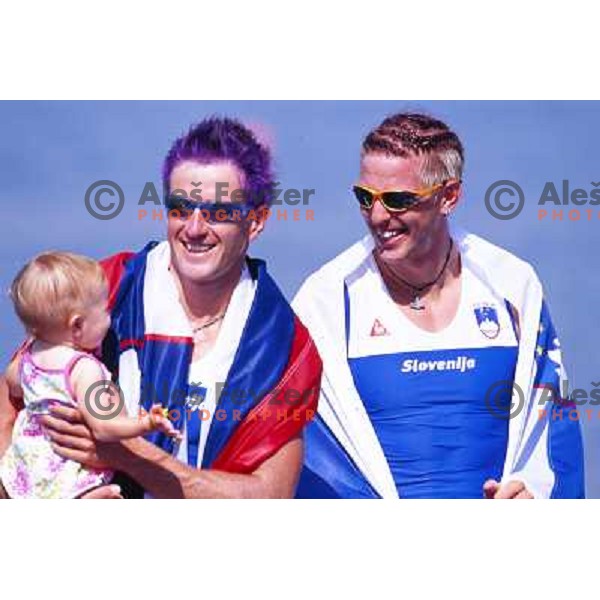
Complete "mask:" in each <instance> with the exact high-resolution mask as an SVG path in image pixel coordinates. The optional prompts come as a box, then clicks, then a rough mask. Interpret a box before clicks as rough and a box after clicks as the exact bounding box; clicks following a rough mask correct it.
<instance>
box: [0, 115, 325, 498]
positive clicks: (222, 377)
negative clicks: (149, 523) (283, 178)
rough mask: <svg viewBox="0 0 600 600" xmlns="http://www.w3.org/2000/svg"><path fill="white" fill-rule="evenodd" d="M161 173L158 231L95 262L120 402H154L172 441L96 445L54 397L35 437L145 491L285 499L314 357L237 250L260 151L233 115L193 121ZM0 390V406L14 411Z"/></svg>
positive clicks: (295, 468)
mask: <svg viewBox="0 0 600 600" xmlns="http://www.w3.org/2000/svg"><path fill="white" fill-rule="evenodd" d="M163 179H164V186H165V190H166V195H165V205H166V208H167V209H168V211H169V214H168V219H167V241H165V242H161V243H159V242H150V243H149V244H147V245H146V247H145V248H144V249H142V250H141V251H140V252H138V253H132V252H121V253H119V254H117V255H115V256H113V257H111V258H109V259H106V260H104V261H102V264H103V267H104V269H105V273H106V276H107V279H108V281H109V287H110V299H109V304H110V309H111V317H112V326H111V331H110V333H109V336H107V338H106V340H105V343H104V345H103V356H102V357H103V360H104V362H105V363H106V364H107V365H109V366H110V367H111V370H112V372H113V376H114V377H115V378H116V379H117V380H118V383H119V386H120V389H121V390H122V393H123V401H124V402H125V404H126V406H127V409H128V412H129V413H130V414H135V413H136V412H137V411H139V410H140V408H144V409H149V408H150V407H151V406H152V405H153V404H154V403H156V402H160V403H161V404H162V405H163V406H164V407H165V411H167V413H168V415H169V418H170V419H171V420H172V421H173V424H174V425H175V426H176V427H177V428H179V429H180V430H181V432H182V434H183V441H182V442H181V443H179V444H178V443H177V442H174V440H173V438H168V437H167V436H164V435H162V434H159V433H152V434H150V435H148V436H147V439H142V438H137V439H134V440H130V441H128V442H123V443H119V444H107V443H99V442H96V441H94V440H93V439H92V437H91V435H90V433H89V431H88V430H87V429H86V427H85V426H84V424H83V422H82V420H81V417H80V415H79V413H78V411H77V410H73V409H69V408H66V407H62V408H57V409H56V411H55V412H54V413H53V414H52V416H48V417H45V425H46V427H47V430H48V434H49V435H50V438H51V439H52V440H53V441H54V443H55V444H56V448H57V452H58V453H59V454H61V455H62V456H64V457H65V458H70V459H72V460H75V461H78V462H81V463H83V464H85V465H87V466H91V467H98V466H108V465H110V467H111V468H113V469H116V470H118V471H120V472H121V473H123V474H125V475H126V477H127V478H129V479H130V480H133V481H135V482H136V483H137V484H138V485H139V486H140V488H141V489H143V491H145V493H146V494H147V495H150V496H153V497H161V498H178V497H184V498H217V497H291V496H292V495H293V493H294V490H295V486H296V483H297V479H298V475H299V473H300V469H301V464H302V457H303V440H302V429H303V427H304V425H305V424H306V423H307V422H308V421H309V420H310V418H311V417H312V415H313V414H314V413H315V411H316V400H317V396H318V393H317V390H318V388H319V382H320V376H321V362H320V359H319V356H318V353H317V352H316V349H315V346H314V344H313V342H312V340H311V338H310V336H309V335H308V333H307V331H306V329H305V328H304V327H303V326H302V324H301V323H300V321H299V320H298V319H297V318H296V317H295V315H294V313H293V311H292V310H291V308H290V306H289V304H288V303H287V301H286V300H285V299H284V297H283V295H282V294H281V292H280V291H279V289H278V288H277V286H276V284H275V283H274V281H273V280H272V279H271V278H270V276H269V275H268V273H267V270H266V266H265V263H264V262H263V261H261V260H256V259H251V258H248V257H247V250H248V246H249V244H250V243H251V242H252V241H254V240H255V239H256V238H257V237H258V236H259V235H260V234H261V232H262V231H263V229H264V226H265V221H266V219H267V218H268V213H267V211H266V210H263V209H266V208H268V204H269V195H270V192H271V190H272V189H273V187H274V185H273V173H272V171H271V157H270V155H269V152H268V150H267V149H266V148H264V147H263V146H262V145H261V144H260V143H259V142H258V141H257V140H256V139H255V137H254V135H253V134H252V133H251V131H249V130H248V129H247V128H246V127H244V126H243V125H242V124H241V123H239V122H238V121H236V120H233V119H228V118H210V119H206V120H204V121H202V122H201V123H199V124H197V125H196V126H194V127H192V128H191V129H190V131H189V132H188V133H187V134H186V135H184V136H182V137H181V138H179V139H178V140H176V141H175V143H174V144H173V145H172V147H171V149H170V151H169V153H168V154H167V157H166V159H165V162H164V167H163ZM0 390H1V392H2V393H0V413H2V414H3V415H7V414H11V412H10V411H11V410H12V414H13V416H15V417H16V410H17V409H18V402H15V400H14V399H12V402H11V399H10V398H9V397H8V393H7V391H6V386H5V385H4V384H2V386H1V388H0ZM290 391H292V392H294V394H295V395H294V398H295V399H296V400H295V401H294V402H293V403H290V402H287V401H286V399H288V398H289V397H290V394H289V392H290ZM298 396H300V401H297V398H298ZM5 420H6V419H5ZM0 435H1V432H0ZM136 493H137V492H135V491H134V492H132V495H136Z"/></svg>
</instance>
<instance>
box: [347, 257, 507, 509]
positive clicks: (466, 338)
mask: <svg viewBox="0 0 600 600" xmlns="http://www.w3.org/2000/svg"><path fill="white" fill-rule="evenodd" d="M461 286H462V287H461V297H460V303H459V308H458V311H457V314H456V316H455V317H454V319H453V321H452V322H451V323H450V325H448V326H447V327H446V328H445V329H444V330H442V331H440V332H438V333H430V332H427V331H425V330H423V329H421V328H419V327H418V326H417V325H415V324H413V323H412V322H411V321H410V320H409V319H408V318H407V317H406V316H405V315H404V314H403V313H402V312H401V311H400V310H399V308H398V307H397V306H396V305H395V304H394V302H393V301H392V299H391V298H390V296H389V294H388V292H387V289H386V288H385V285H384V283H383V281H382V279H381V276H380V274H379V271H378V269H377V266H376V264H375V262H374V260H373V259H372V258H371V259H370V260H368V261H367V262H366V263H365V264H364V266H363V267H362V268H360V269H359V270H358V271H357V272H355V274H354V276H353V277H352V278H351V279H350V280H347V282H346V325H347V350H348V363H349V365H350V369H351V371H352V375H353V377H354V382H355V386H356V389H357V390H358V392H359V395H360V396H361V398H362V401H363V402H364V405H365V408H366V410H367V413H368V414H369V417H370V419H371V421H372V423H373V426H374V429H375V432H376V434H377V436H378V438H379V441H380V443H381V446H382V449H383V452H384V454H385V457H386V459H387V461H388V463H389V466H390V469H391V471H392V474H393V476H394V481H395V483H396V487H397V489H398V493H399V495H400V497H402V498H481V497H482V495H483V491H482V487H483V483H484V482H485V481H486V480H487V479H489V478H494V479H500V478H501V476H502V469H503V466H504V459H505V454H506V447H507V441H508V421H507V420H505V419H502V418H499V416H498V415H499V412H501V411H498V410H497V405H498V404H501V405H509V404H510V402H511V398H510V389H511V388H512V382H513V379H514V373H515V366H516V359H517V346H518V341H517V337H516V336H517V334H516V329H515V326H514V323H513V322H512V317H511V313H510V312H509V310H508V307H507V304H506V302H505V300H504V299H503V298H498V297H497V296H495V295H493V293H492V292H491V291H490V290H489V289H488V288H487V287H486V286H484V285H483V284H482V283H481V282H480V281H479V280H478V279H477V278H476V277H475V276H474V275H473V274H472V273H471V272H470V271H469V270H468V269H467V268H465V267H463V271H462V274H461ZM488 390H489V391H490V392H492V393H493V394H492V395H490V396H489V398H487V399H486V393H487V392H488ZM494 392H495V393H494ZM486 402H487V403H490V402H492V403H493V404H494V406H496V410H494V406H492V408H491V409H489V408H488V406H487V405H486Z"/></svg>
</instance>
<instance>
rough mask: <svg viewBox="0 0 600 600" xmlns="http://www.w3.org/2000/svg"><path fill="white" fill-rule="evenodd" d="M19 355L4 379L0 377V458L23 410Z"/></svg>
mask: <svg viewBox="0 0 600 600" xmlns="http://www.w3.org/2000/svg"><path fill="white" fill-rule="evenodd" d="M20 363H21V353H20V352H18V353H17V354H16V355H15V357H14V358H13V359H12V361H11V362H10V364H9V365H8V368H7V369H6V372H5V373H4V377H0V457H1V456H2V455H3V454H4V452H6V449H7V448H8V447H9V446H10V442H11V440H12V431H13V425H14V423H15V420H16V418H17V415H18V414H19V411H20V410H21V409H22V408H23V389H22V388H21V383H20V381H19V365H20Z"/></svg>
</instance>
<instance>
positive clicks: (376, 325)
mask: <svg viewBox="0 0 600 600" xmlns="http://www.w3.org/2000/svg"><path fill="white" fill-rule="evenodd" d="M384 335H390V332H389V331H388V330H387V329H386V327H385V325H384V324H383V323H382V322H381V321H380V320H379V319H375V321H373V326H372V327H371V337H381V336H384Z"/></svg>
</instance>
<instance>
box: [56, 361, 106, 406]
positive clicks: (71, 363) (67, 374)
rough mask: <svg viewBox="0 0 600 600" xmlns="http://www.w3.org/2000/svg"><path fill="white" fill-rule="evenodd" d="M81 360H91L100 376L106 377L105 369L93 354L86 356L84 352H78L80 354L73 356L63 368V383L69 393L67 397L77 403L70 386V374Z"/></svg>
mask: <svg viewBox="0 0 600 600" xmlns="http://www.w3.org/2000/svg"><path fill="white" fill-rule="evenodd" d="M82 358H89V359H91V360H93V361H94V362H95V363H96V364H97V365H98V366H99V367H100V370H101V371H102V376H103V377H106V369H105V367H104V365H103V364H102V363H101V362H100V361H99V360H98V359H97V358H96V357H95V356H94V355H93V354H87V353H85V352H80V353H78V354H76V355H75V356H73V357H72V358H71V360H69V362H68V363H67V366H66V367H65V383H66V386H67V391H68V392H69V395H70V396H71V398H72V399H73V401H74V402H77V398H76V397H75V392H74V391H73V386H72V385H71V373H72V372H73V369H74V368H75V365H76V364H77V363H78V362H79V361H80V360H81V359H82Z"/></svg>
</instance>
